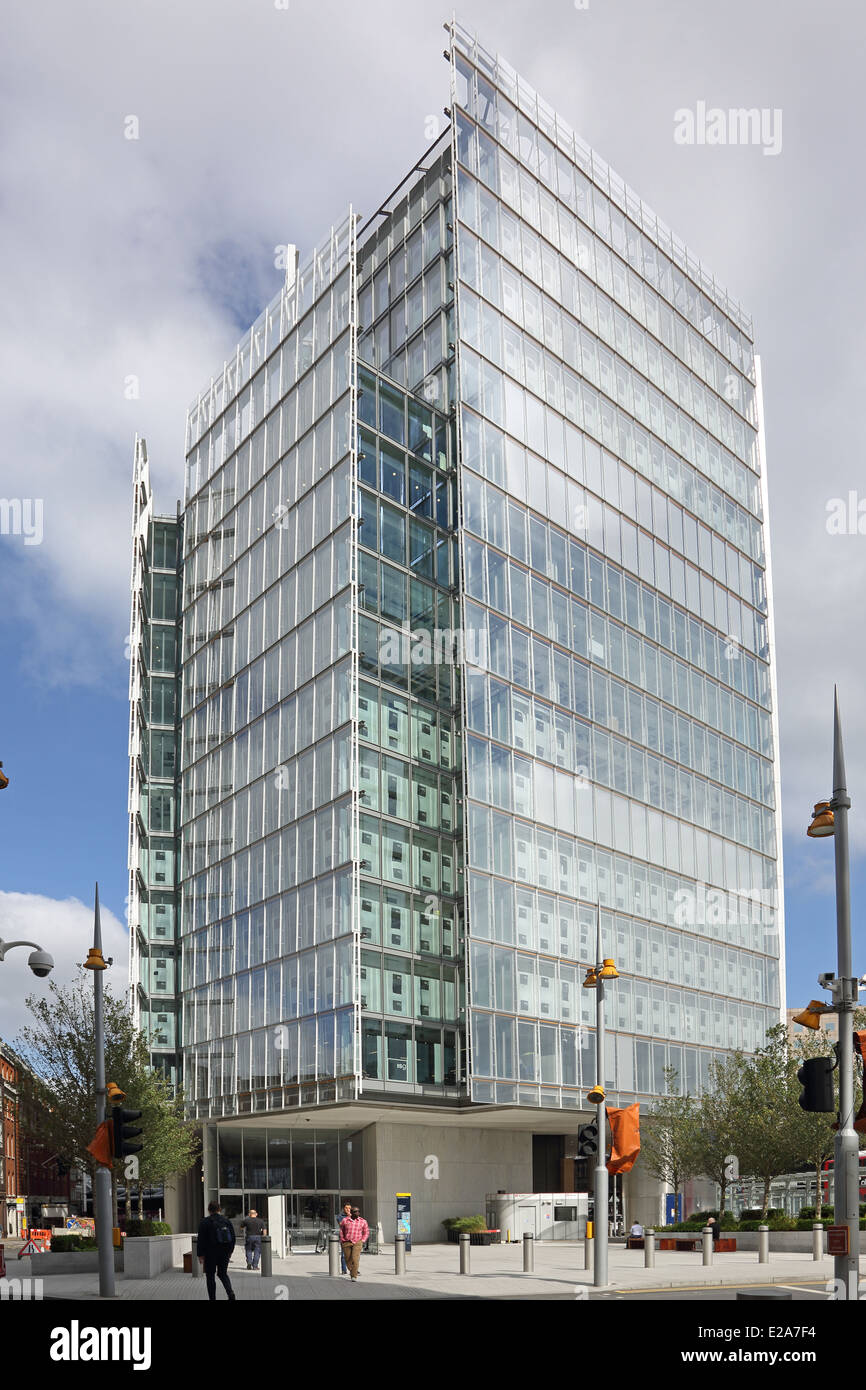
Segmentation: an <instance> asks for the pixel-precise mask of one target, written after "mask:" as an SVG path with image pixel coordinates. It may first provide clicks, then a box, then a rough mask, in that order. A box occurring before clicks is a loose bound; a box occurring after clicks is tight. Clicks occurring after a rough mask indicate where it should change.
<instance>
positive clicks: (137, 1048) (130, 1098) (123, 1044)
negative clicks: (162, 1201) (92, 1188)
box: [15, 970, 200, 1206]
mask: <svg viewBox="0 0 866 1390" xmlns="http://www.w3.org/2000/svg"><path fill="white" fill-rule="evenodd" d="M103 997H104V1022H105V1077H106V1081H113V1082H114V1083H115V1084H116V1085H117V1086H119V1087H120V1089H121V1091H124V1092H125V1093H126V1100H125V1102H124V1106H125V1108H126V1109H129V1110H141V1112H142V1119H141V1120H140V1121H138V1122H137V1123H138V1124H140V1125H141V1127H142V1129H143V1130H144V1133H143V1134H142V1137H141V1141H140V1142H141V1143H142V1144H143V1148H142V1150H141V1153H140V1154H138V1155H137V1159H138V1179H137V1180H138V1182H139V1206H140V1205H141V1198H140V1189H141V1185H146V1184H150V1183H159V1182H164V1181H165V1180H166V1179H167V1178H169V1177H170V1176H171V1175H172V1174H173V1173H184V1172H186V1171H187V1170H188V1169H189V1168H190V1167H192V1165H193V1163H194V1162H195V1159H196V1155H197V1154H198V1152H199V1147H200V1144H199V1139H198V1136H197V1134H196V1131H195V1127H194V1125H192V1124H191V1123H189V1122H187V1121H185V1120H184V1118H183V1098H182V1096H181V1095H179V1094H173V1093H172V1091H171V1089H170V1088H169V1087H168V1086H167V1085H166V1083H165V1081H164V1080H163V1079H162V1078H161V1077H160V1076H158V1075H157V1074H156V1073H154V1072H153V1071H152V1069H151V1068H150V1066H149V1055H148V1050H147V1044H146V1042H145V1040H144V1037H143V1035H142V1034H141V1033H140V1032H139V1031H138V1029H137V1028H136V1027H135V1024H134V1023H133V1020H132V1016H131V1014H130V1012H129V1008H128V1005H127V1003H126V1001H125V1000H123V999H119V998H117V997H116V996H115V995H112V994H110V993H109V992H108V991H107V990H105V992H104V996H103ZM26 1003H27V1007H28V1009H29V1010H30V1013H31V1015H32V1018H33V1022H32V1023H31V1024H29V1025H28V1026H27V1027H25V1028H23V1029H22V1030H21V1033H20V1035H19V1038H18V1039H17V1040H16V1044H15V1046H16V1050H17V1051H18V1052H19V1053H20V1054H21V1057H22V1059H23V1060H24V1061H25V1062H26V1063H27V1065H28V1066H29V1067H30V1068H31V1070H32V1073H33V1076H32V1080H31V1083H30V1086H31V1094H32V1099H33V1102H34V1109H35V1111H36V1114H37V1117H38V1118H37V1121H36V1123H37V1126H38V1134H39V1138H40V1139H41V1140H42V1142H43V1143H45V1144H46V1145H47V1146H48V1147H49V1148H50V1149H51V1150H52V1151H53V1152H54V1153H56V1154H57V1155H58V1157H59V1158H60V1159H62V1160H63V1162H64V1163H66V1164H67V1165H70V1166H71V1165H73V1164H75V1165H76V1166H78V1167H80V1168H83V1169H85V1170H86V1171H87V1172H89V1173H90V1175H91V1177H93V1176H94V1174H95V1172H96V1168H97V1164H96V1162H95V1160H94V1159H93V1158H92V1157H91V1155H90V1154H89V1153H88V1152H87V1145H88V1144H89V1143H90V1142H91V1140H92V1139H93V1136H94V1134H95V1133H96V1127H97V1119H96V1061H95V1052H96V1049H95V1018H94V1000H93V985H92V981H91V978H90V975H89V973H88V972H85V971H84V970H81V971H79V975H78V978H77V979H76V980H75V982H74V983H73V984H71V985H69V986H67V987H66V988H61V987H60V986H59V985H58V984H56V983H54V982H52V983H51V984H50V985H49V992H48V994H47V995H45V994H43V995H31V996H30V997H29V998H28V999H27V1001H26ZM121 1163H122V1161H121V1160H119V1159H118V1160H116V1161H115V1165H114V1171H113V1175H112V1176H113V1178H114V1179H116V1178H117V1177H118V1176H121V1177H123V1175H124V1174H123V1168H122V1166H121Z"/></svg>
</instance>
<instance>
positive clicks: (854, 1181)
mask: <svg viewBox="0 0 866 1390" xmlns="http://www.w3.org/2000/svg"><path fill="white" fill-rule="evenodd" d="M845 780H846V779H845V754H844V751H843V748H842V720H841V717H840V715H839V694H838V691H837V690H835V689H834V692H833V797H832V800H831V801H819V802H818V804H817V805H816V807H815V810H814V812H813V815H812V822H811V824H810V825H809V828H808V830H807V831H806V834H807V835H809V836H810V837H811V838H812V839H823V838H825V837H827V836H830V835H832V836H833V839H834V841H835V846H834V848H835V851H836V854H835V858H836V952H837V966H836V975H835V976H833V975H829V974H827V975H821V976H819V979H818V983H819V984H821V985H822V986H824V987H825V988H827V989H829V990H830V991H831V993H832V997H833V1012H835V1013H836V1014H837V1016H838V1019H839V1043H838V1049H839V1050H838V1057H839V1127H838V1129H837V1130H836V1139H835V1143H834V1164H833V1197H834V1203H835V1214H834V1224H835V1225H836V1226H844V1227H846V1228H847V1232H848V1240H847V1246H848V1249H847V1253H846V1254H844V1255H836V1257H835V1260H834V1265H835V1268H834V1274H835V1282H836V1289H837V1292H838V1297H839V1298H840V1299H844V1300H846V1301H856V1300H857V1296H858V1278H859V1268H860V1155H859V1141H858V1137H857V1134H856V1131H855V1129H854V1020H853V1013H854V1009H855V1007H856V1004H857V996H858V992H859V982H858V980H857V979H856V978H855V977H854V975H853V973H852V963H851V957H852V951H851V887H850V880H849V874H848V811H849V809H850V807H851V798H850V797H849V795H848V789H847V787H846V785H845Z"/></svg>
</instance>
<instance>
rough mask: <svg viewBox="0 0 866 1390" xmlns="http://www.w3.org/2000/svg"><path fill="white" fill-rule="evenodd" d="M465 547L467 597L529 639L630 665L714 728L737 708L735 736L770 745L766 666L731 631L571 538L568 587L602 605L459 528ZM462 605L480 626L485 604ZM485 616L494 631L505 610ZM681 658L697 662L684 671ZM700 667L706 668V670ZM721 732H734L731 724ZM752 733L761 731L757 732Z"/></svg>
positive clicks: (651, 686)
mask: <svg viewBox="0 0 866 1390" xmlns="http://www.w3.org/2000/svg"><path fill="white" fill-rule="evenodd" d="M463 551H464V556H465V574H466V593H467V595H468V597H469V599H470V600H471V599H472V598H477V599H479V600H480V602H482V603H487V604H489V605H490V607H492V608H495V609H498V610H499V613H501V614H503V615H504V616H505V617H506V618H511V619H513V620H514V622H516V623H520V624H521V625H522V626H523V627H525V628H530V629H533V630H534V631H537V632H538V633H539V634H540V636H539V637H538V638H533V641H535V642H537V643H538V644H539V652H540V651H541V649H542V648H544V647H548V648H549V647H550V643H549V642H548V641H547V640H546V639H547V638H548V637H552V638H553V639H554V641H556V642H558V643H559V644H560V645H561V646H563V647H566V648H570V649H571V651H573V652H574V653H575V654H576V655H578V656H581V657H583V658H584V659H586V660H591V661H592V662H594V663H598V664H599V665H602V666H609V667H610V669H611V670H612V671H613V672H614V673H615V674H616V675H619V676H625V673H626V669H628V670H629V671H632V672H633V673H634V676H635V677H636V676H637V673H638V671H639V670H640V671H641V673H642V677H641V680H640V681H638V682H637V683H638V684H643V683H645V685H646V688H647V689H648V690H650V691H651V693H652V694H653V695H660V696H661V697H662V699H665V700H667V701H668V702H669V703H671V704H676V705H677V706H678V707H680V708H682V709H683V711H684V712H685V713H693V714H696V715H697V716H698V717H699V718H702V719H704V720H705V722H707V723H713V724H714V725H716V727H719V725H718V721H717V719H716V718H714V717H712V716H713V715H714V714H716V713H718V712H719V711H720V710H721V716H720V717H722V718H723V717H724V710H723V709H721V707H722V706H725V705H726V706H727V707H728V709H729V710H730V709H731V708H733V707H736V708H738V709H741V711H742V713H741V715H738V716H737V720H736V725H737V728H738V729H739V728H740V727H742V728H743V731H744V732H743V736H742V737H740V735H739V734H738V735H737V736H738V738H739V739H740V742H743V743H748V744H750V745H751V746H752V747H756V749H757V747H758V744H760V751H761V752H765V753H768V752H769V751H770V749H769V747H768V746H767V740H768V739H769V737H770V730H771V720H770V716H769V713H768V708H769V703H770V701H769V695H770V688H769V687H770V679H769V667H768V665H767V663H766V662H764V661H756V660H755V659H754V657H753V656H751V655H750V654H749V653H748V652H746V651H743V650H742V648H741V646H740V642H739V640H738V638H737V637H736V636H733V635H729V636H726V637H721V636H719V635H718V633H716V632H714V631H713V630H712V629H711V628H709V627H708V626H707V625H706V624H703V623H701V622H699V621H698V620H697V619H695V618H692V617H689V615H688V614H687V613H685V612H684V611H683V610H682V609H681V608H678V607H676V606H674V605H672V604H670V603H669V602H668V601H667V600H666V599H665V598H664V597H663V596H662V595H661V594H657V593H656V592H655V591H653V590H652V589H650V588H649V587H648V586H647V585H639V584H638V583H637V582H636V581H635V580H633V579H631V578H630V577H629V576H628V575H624V574H623V572H622V570H621V569H619V568H618V567H617V566H616V565H614V564H613V562H612V561H610V560H603V559H601V558H600V557H599V556H596V555H594V554H592V553H591V552H583V551H582V547H580V546H579V545H578V543H577V542H572V543H571V544H570V545H569V547H568V552H567V553H568V558H569V561H571V560H573V561H574V563H573V564H571V565H570V567H569V579H570V580H571V583H572V585H573V589H572V592H573V593H576V594H579V595H580V598H581V599H584V598H587V597H588V598H589V601H590V603H591V604H593V605H594V606H595V607H596V608H600V609H602V612H601V613H599V612H595V611H592V610H591V609H588V608H587V607H586V606H585V604H584V603H583V602H580V601H579V600H578V599H577V598H572V599H569V598H568V596H567V594H564V593H560V592H559V591H558V590H557V589H556V588H554V587H553V586H552V585H551V584H550V583H549V581H548V580H546V579H542V578H540V577H538V576H536V575H535V574H534V573H533V572H527V570H525V569H524V568H523V567H522V566H520V565H518V564H517V563H516V562H515V561H513V560H511V561H509V560H507V559H506V558H505V556H503V555H501V554H500V553H499V552H497V551H495V550H492V549H490V548H489V547H488V546H487V545H483V544H481V543H480V542H478V541H475V540H474V539H473V538H472V537H471V536H468V535H467V536H464V540H463ZM563 558H564V557H563ZM464 607H465V618H464V622H465V624H466V625H467V627H468V628H469V629H471V630H479V631H480V629H475V628H473V624H480V628H481V629H483V628H484V627H485V626H486V625H487V622H488V619H487V618H486V617H485V616H484V615H483V610H481V609H479V608H477V607H476V606H475V604H473V603H472V602H469V601H467V602H466V604H465V605H464ZM604 613H611V614H613V615H614V616H615V617H616V618H619V619H620V620H621V621H624V622H626V623H627V624H628V626H629V627H630V628H634V629H636V631H637V632H640V633H645V634H646V639H648V640H646V639H644V638H642V637H633V636H632V634H631V633H630V632H628V631H626V630H624V629H623V628H621V627H620V626H619V624H618V623H616V622H613V621H612V620H611V619H608V618H607V617H605V616H603V614H604ZM489 621H490V622H491V623H494V624H495V625H496V630H499V628H500V627H501V626H502V618H500V617H497V616H495V615H491V617H490V620H489ZM513 630H514V631H516V629H513ZM488 640H489V634H488ZM518 640H519V639H518ZM527 640H528V639H527ZM656 643H658V644H659V645H658V646H657V645H655V644H656ZM663 648H667V651H665V650H663ZM667 652H670V653H671V655H670V656H668V655H667ZM680 657H681V658H682V660H679V658H680ZM675 658H676V659H675ZM540 659H541V658H540ZM686 662H689V663H690V664H691V667H692V668H693V669H691V670H689V667H688V666H687V665H686V664H685V663H686ZM477 664H479V665H480V664H481V662H480V661H479V662H477ZM543 665H544V662H543V660H542V666H543ZM696 667H697V668H700V669H699V670H696V669H694V668H696ZM700 670H703V671H705V672H707V676H702V675H701V674H700ZM708 677H712V679H708ZM542 679H543V673H542ZM726 687H728V688H727V689H726ZM731 689H733V690H735V691H739V692H740V694H742V695H745V696H747V698H748V701H754V702H755V703H756V704H760V705H762V706H763V707H764V708H763V709H757V708H755V705H754V704H749V703H747V701H746V700H739V699H738V697H737V696H736V695H732V694H731V693H730V692H731ZM750 710H751V713H750V712H749V711H750ZM755 721H757V724H756V722H755ZM724 732H726V733H731V732H732V727H728V728H725V729H724ZM758 732H760V738H759V739H758V740H756V739H755V734H756V733H758Z"/></svg>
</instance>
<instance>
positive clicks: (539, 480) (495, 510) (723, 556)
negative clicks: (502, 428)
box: [463, 413, 766, 608]
mask: <svg viewBox="0 0 866 1390" xmlns="http://www.w3.org/2000/svg"><path fill="white" fill-rule="evenodd" d="M464 418H465V420H466V421H467V422H468V424H469V437H468V439H467V440H466V441H465V442H466V443H467V445H470V446H471V445H476V444H477V442H478V441H477V431H478V424H477V421H476V420H475V418H474V417H472V416H470V415H469V414H468V413H466V414H465V416H464ZM481 432H482V436H483V440H482V447H481V454H480V456H479V454H478V453H477V452H476V450H475V449H474V448H472V449H471V451H470V452H468V454H467V457H466V463H467V466H468V468H471V469H472V470H473V475H468V474H466V475H464V479H463V484H464V488H463V490H464V503H463V505H464V510H465V513H466V520H467V524H468V519H469V516H470V497H469V496H468V495H467V494H468V490H469V489H470V488H471V489H472V490H473V495H472V499H471V500H472V501H475V499H476V498H478V502H476V505H475V507H474V512H473V514H474V515H475V516H476V518H477V520H478V521H481V519H482V517H483V518H484V524H485V525H486V526H487V527H488V528H489V530H490V533H491V539H493V538H494V536H497V535H498V536H500V537H501V538H502V539H501V540H499V541H496V540H494V544H498V545H500V546H502V540H504V538H505V534H506V513H505V511H504V499H503V496H502V494H503V493H504V494H505V495H506V496H507V497H508V498H513V499H515V501H516V502H517V503H521V504H526V505H527V506H530V507H531V508H532V509H533V511H536V512H539V513H541V515H542V516H545V517H547V518H548V519H549V520H551V521H553V522H555V523H557V524H559V525H563V524H564V525H565V527H566V529H567V530H568V531H569V533H571V534H583V536H584V537H585V538H586V539H587V540H588V541H589V543H590V544H591V545H593V546H595V547H596V548H598V549H601V546H602V541H603V536H604V528H603V526H602V515H603V513H607V512H609V511H610V510H611V509H613V510H614V511H615V512H618V513H622V516H621V517H620V516H617V517H616V522H617V526H616V528H614V527H613V526H611V525H610V524H609V525H608V528H607V529H608V531H609V533H610V543H611V545H613V543H614V538H616V545H617V549H618V550H619V551H621V549H622V546H621V543H620V542H619V529H618V527H619V522H620V520H622V522H623V524H624V525H625V524H626V518H628V524H629V525H631V523H637V524H638V525H639V526H640V527H641V528H642V529H643V530H644V531H646V532H648V534H649V535H651V536H652V537H653V538H658V539H659V540H662V541H664V542H665V544H666V545H669V546H670V548H671V550H675V551H676V552H677V553H678V554H680V555H682V556H683V557H684V558H685V559H686V560H688V561H690V562H691V563H692V564H693V565H695V566H697V567H698V568H700V569H702V570H705V571H706V572H707V574H710V575H712V577H713V578H714V579H719V580H721V582H722V583H723V584H726V585H727V587H728V588H729V589H733V590H734V592H735V593H738V594H739V595H740V597H741V598H743V599H745V600H746V601H747V602H748V603H751V604H753V605H754V606H755V607H760V608H765V607H766V596H765V586H764V570H763V565H760V566H759V565H757V564H754V563H753V562H752V560H751V555H752V553H753V550H756V551H757V554H758V556H759V558H760V557H761V556H762V546H763V533H762V528H761V525H760V523H759V522H757V521H755V520H754V518H750V519H749V526H748V527H745V526H740V525H739V524H738V523H739V522H742V521H743V520H744V519H745V518H746V515H747V514H746V513H745V512H744V511H742V509H736V515H733V516H732V525H731V527H730V528H728V527H726V526H722V525H721V501H722V495H721V493H717V494H716V498H715V499H714V500H715V501H717V502H718V504H719V506H718V509H716V508H713V509H712V514H711V515H709V517H708V524H707V525H704V524H703V522H702V521H699V520H696V518H695V517H693V516H691V514H690V513H689V512H688V511H685V510H684V509H683V508H682V507H681V506H680V504H679V503H678V502H675V501H674V500H673V499H672V498H670V497H668V496H666V494H665V493H664V492H663V491H662V490H661V489H660V488H657V487H655V486H654V485H653V484H652V483H650V482H649V481H648V480H645V479H644V478H643V477H641V475H640V474H636V473H633V472H632V471H631V469H630V468H628V467H627V466H626V465H625V464H624V463H620V461H619V460H618V459H616V458H614V456H613V455H612V454H609V453H607V452H605V451H604V450H603V449H600V448H599V447H598V445H597V444H596V443H595V441H594V440H591V439H589V438H588V437H587V436H586V435H582V434H581V433H580V431H579V430H576V429H574V428H573V426H571V425H569V426H568V427H567V433H566V445H567V448H566V454H565V455H564V456H563V457H562V458H561V459H559V460H558V461H557V462H558V466H557V467H554V466H553V463H552V462H551V461H549V460H545V459H541V458H538V457H537V455H535V454H533V453H532V452H531V450H526V449H524V448H523V447H522V445H520V444H518V443H517V441H516V440H513V439H511V438H507V439H505V440H504V441H503V439H502V437H501V435H500V433H499V431H498V430H496V429H495V427H493V426H492V425H490V424H488V423H485V425H484V426H483V428H482V431H481ZM479 457H480V458H481V460H482V461H479ZM475 472H477V473H480V474H481V476H482V477H485V476H486V477H490V476H492V475H495V476H493V481H495V482H496V483H497V485H498V489H499V490H496V489H494V488H492V487H490V486H489V485H487V484H485V483H481V482H479V480H478V479H476V478H475V477H474V473H475ZM566 472H567V473H568V474H569V475H570V476H566ZM574 480H576V481H574ZM584 481H585V482H586V487H587V491H586V492H584ZM479 490H480V491H479ZM702 492H703V494H704V510H707V511H708V512H709V511H710V510H711V509H710V507H709V502H710V489H709V488H707V487H706V486H704V487H703V488H702ZM481 499H483V502H481ZM479 503H480V505H479ZM602 504H604V505H602ZM734 511H735V508H734V504H731V512H732V513H734ZM521 516H522V518H523V520H522V522H521V520H520V518H521ZM527 522H528V514H527V513H526V512H525V511H524V510H523V508H522V507H521V506H514V505H513V504H512V513H511V515H510V516H509V519H508V524H509V529H511V528H514V529H515V531H516V534H515V537H514V544H515V547H516V548H518V549H521V550H525V549H526V545H527V541H526V536H525V532H526V528H527ZM733 523H737V524H736V525H734V524H733ZM473 529H477V527H475V528H473ZM726 529H731V530H732V531H734V545H731V544H730V542H725V541H724V540H723V539H722V537H721V535H719V534H718V532H719V530H723V531H724V530H726ZM629 534H631V531H630V532H629ZM735 547H736V548H735ZM502 548H507V547H505V546H502ZM744 552H745V553H744Z"/></svg>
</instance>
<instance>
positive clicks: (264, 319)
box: [187, 253, 351, 496]
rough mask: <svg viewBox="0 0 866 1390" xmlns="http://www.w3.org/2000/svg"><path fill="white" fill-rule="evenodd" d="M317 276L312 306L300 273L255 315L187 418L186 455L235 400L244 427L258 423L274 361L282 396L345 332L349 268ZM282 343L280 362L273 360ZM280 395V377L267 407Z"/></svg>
mask: <svg viewBox="0 0 866 1390" xmlns="http://www.w3.org/2000/svg"><path fill="white" fill-rule="evenodd" d="M344 254H345V253H344ZM344 264H345V262H344ZM317 269H320V266H319V267H317ZM318 278H319V283H318V285H317V286H316V287H315V289H314V291H313V292H314V293H316V296H317V302H316V304H315V307H312V306H311V305H310V304H309V303H307V304H304V300H305V298H307V297H308V296H309V294H310V292H311V287H312V282H311V280H310V278H309V276H308V275H305V273H304V271H303V270H302V271H301V272H300V273H299V274H298V276H297V277H296V279H295V283H294V285H293V286H292V288H291V289H290V290H289V291H285V290H284V291H283V292H282V293H281V294H280V295H278V296H277V298H276V299H274V300H273V301H272V302H271V304H269V305H268V307H267V309H266V310H265V311H264V312H263V313H262V314H261V315H260V316H259V318H258V319H257V320H256V322H255V323H254V324H253V326H252V328H251V330H250V332H249V334H248V335H246V336H245V337H244V338H243V339H242V341H241V343H240V344H239V345H238V348H237V351H236V353H235V355H234V356H233V357H232V358H231V359H230V360H229V361H228V362H227V363H226V365H225V368H224V369H223V371H222V372H221V373H220V375H219V376H218V377H217V378H216V380H215V381H213V382H212V384H211V386H210V388H209V389H207V390H206V391H204V392H203V393H202V395H201V397H200V398H199V400H198V402H196V404H195V405H194V406H193V407H192V409H191V410H190V412H189V416H188V420H187V454H188V455H189V454H191V453H192V452H193V450H194V448H195V445H196V443H197V442H198V440H199V439H201V437H202V436H203V435H204V433H205V431H206V430H207V429H208V428H209V426H212V425H213V424H214V422H215V421H217V420H218V417H219V416H220V414H221V412H222V411H223V410H225V409H228V410H229V413H230V414H231V413H233V407H234V406H235V403H236V402H239V404H240V410H241V412H242V415H243V418H244V421H245V422H249V423H248V428H249V427H250V425H251V424H254V423H257V422H258V421H259V420H261V419H262V418H263V415H264V400H265V390H266V388H265V384H264V378H265V377H268V376H270V377H271V379H272V383H273V378H274V376H275V373H276V362H277V361H279V362H280V366H281V378H282V385H281V394H282V395H285V394H286V393H287V392H288V391H289V390H290V389H291V387H292V386H293V385H294V384H295V382H296V381H298V380H300V378H301V377H302V376H303V375H304V373H305V372H306V371H307V370H308V369H309V367H310V366H311V365H312V363H313V362H314V361H315V360H316V358H317V357H321V356H322V354H323V353H324V352H325V351H326V350H327V348H328V347H329V346H330V344H331V343H333V341H334V340H335V339H336V338H338V337H339V336H340V334H341V333H342V332H343V330H344V329H345V328H346V326H347V325H348V323H349V309H350V284H351V282H350V275H349V270H348V268H346V269H344V270H343V271H342V273H341V274H339V278H335V279H334V280H333V282H329V281H328V280H327V279H326V278H325V277H322V276H321V275H320V276H319V277H318ZM308 309H309V312H307V310H308ZM281 344H282V350H281V351H280V355H279V358H277V359H275V354H276V353H277V350H278V349H280V346H281ZM278 394H280V378H277V385H276V388H275V387H274V386H273V384H272V387H271V394H270V404H271V405H273V403H274V401H275V400H276V399H277V397H278ZM187 495H188V496H189V495H191V494H187Z"/></svg>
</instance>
